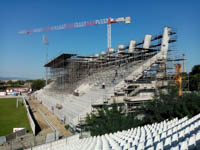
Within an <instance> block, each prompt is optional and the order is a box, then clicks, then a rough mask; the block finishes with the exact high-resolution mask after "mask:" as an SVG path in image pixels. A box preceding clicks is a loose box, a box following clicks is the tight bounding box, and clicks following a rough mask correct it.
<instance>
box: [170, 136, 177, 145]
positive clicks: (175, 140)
mask: <svg viewBox="0 0 200 150" xmlns="http://www.w3.org/2000/svg"><path fill="white" fill-rule="evenodd" d="M171 143H172V145H176V144H177V143H178V134H177V133H175V134H173V135H172V141H171Z"/></svg>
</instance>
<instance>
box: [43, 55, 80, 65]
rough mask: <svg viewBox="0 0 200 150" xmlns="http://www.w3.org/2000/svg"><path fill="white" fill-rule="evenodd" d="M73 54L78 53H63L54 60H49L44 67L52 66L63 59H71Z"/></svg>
mask: <svg viewBox="0 0 200 150" xmlns="http://www.w3.org/2000/svg"><path fill="white" fill-rule="evenodd" d="M72 56H76V54H64V53H63V54H61V55H59V56H58V57H56V58H54V59H53V60H51V61H49V62H48V63H46V64H45V65H44V67H52V66H53V65H54V64H55V63H58V62H60V61H61V60H65V59H69V58H71V57H72Z"/></svg>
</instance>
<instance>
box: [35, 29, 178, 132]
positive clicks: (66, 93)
mask: <svg viewBox="0 0 200 150" xmlns="http://www.w3.org/2000/svg"><path fill="white" fill-rule="evenodd" d="M175 41H176V32H174V31H172V29H171V28H169V27H165V28H164V31H163V34H160V35H157V36H151V35H146V36H145V39H144V40H143V41H141V42H136V41H134V40H131V41H130V44H129V45H128V46H124V45H119V46H118V49H117V50H116V51H114V49H110V51H109V52H107V53H106V52H105V51H102V52H101V54H95V55H94V56H77V55H76V54H61V55H60V56H58V57H56V58H55V59H52V60H51V61H49V62H48V63H46V64H45V65H44V66H45V67H48V68H49V74H50V77H51V80H52V81H53V82H52V83H51V84H49V85H48V86H46V87H45V88H44V89H42V90H40V91H37V92H36V93H35V94H34V96H35V97H36V98H37V99H38V100H39V101H41V103H42V104H43V105H45V106H46V107H47V108H48V109H49V110H50V111H52V112H53V113H54V114H55V115H57V116H58V117H59V118H60V119H61V120H63V121H64V123H65V124H69V125H70V127H71V129H73V130H74V131H76V130H77V129H78V128H77V126H78V125H79V124H80V120H81V119H82V118H84V117H85V116H86V113H90V112H91V111H93V110H94V108H96V107H99V106H101V105H103V104H107V105H110V104H112V103H113V101H115V102H116V103H121V104H123V105H124V109H125V111H132V110H133V108H134V107H136V106H137V105H138V104H139V103H141V102H143V101H146V100H150V99H152V97H153V92H154V90H155V89H156V88H161V87H166V86H167V80H166V74H167V67H166V63H167V60H168V57H167V54H168V51H169V44H171V43H173V42H175ZM149 77H150V79H149ZM144 79H148V80H144Z"/></svg>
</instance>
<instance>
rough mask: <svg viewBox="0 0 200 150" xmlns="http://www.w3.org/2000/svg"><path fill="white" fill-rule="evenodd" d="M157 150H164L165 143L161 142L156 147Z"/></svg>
mask: <svg viewBox="0 0 200 150" xmlns="http://www.w3.org/2000/svg"><path fill="white" fill-rule="evenodd" d="M156 150H163V142H162V141H161V142H159V143H158V144H157V145H156Z"/></svg>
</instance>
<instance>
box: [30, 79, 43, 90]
mask: <svg viewBox="0 0 200 150" xmlns="http://www.w3.org/2000/svg"><path fill="white" fill-rule="evenodd" d="M44 86H45V80H34V81H33V82H32V84H31V88H32V89H33V91H36V90H40V89H41V88H43V87H44Z"/></svg>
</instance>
